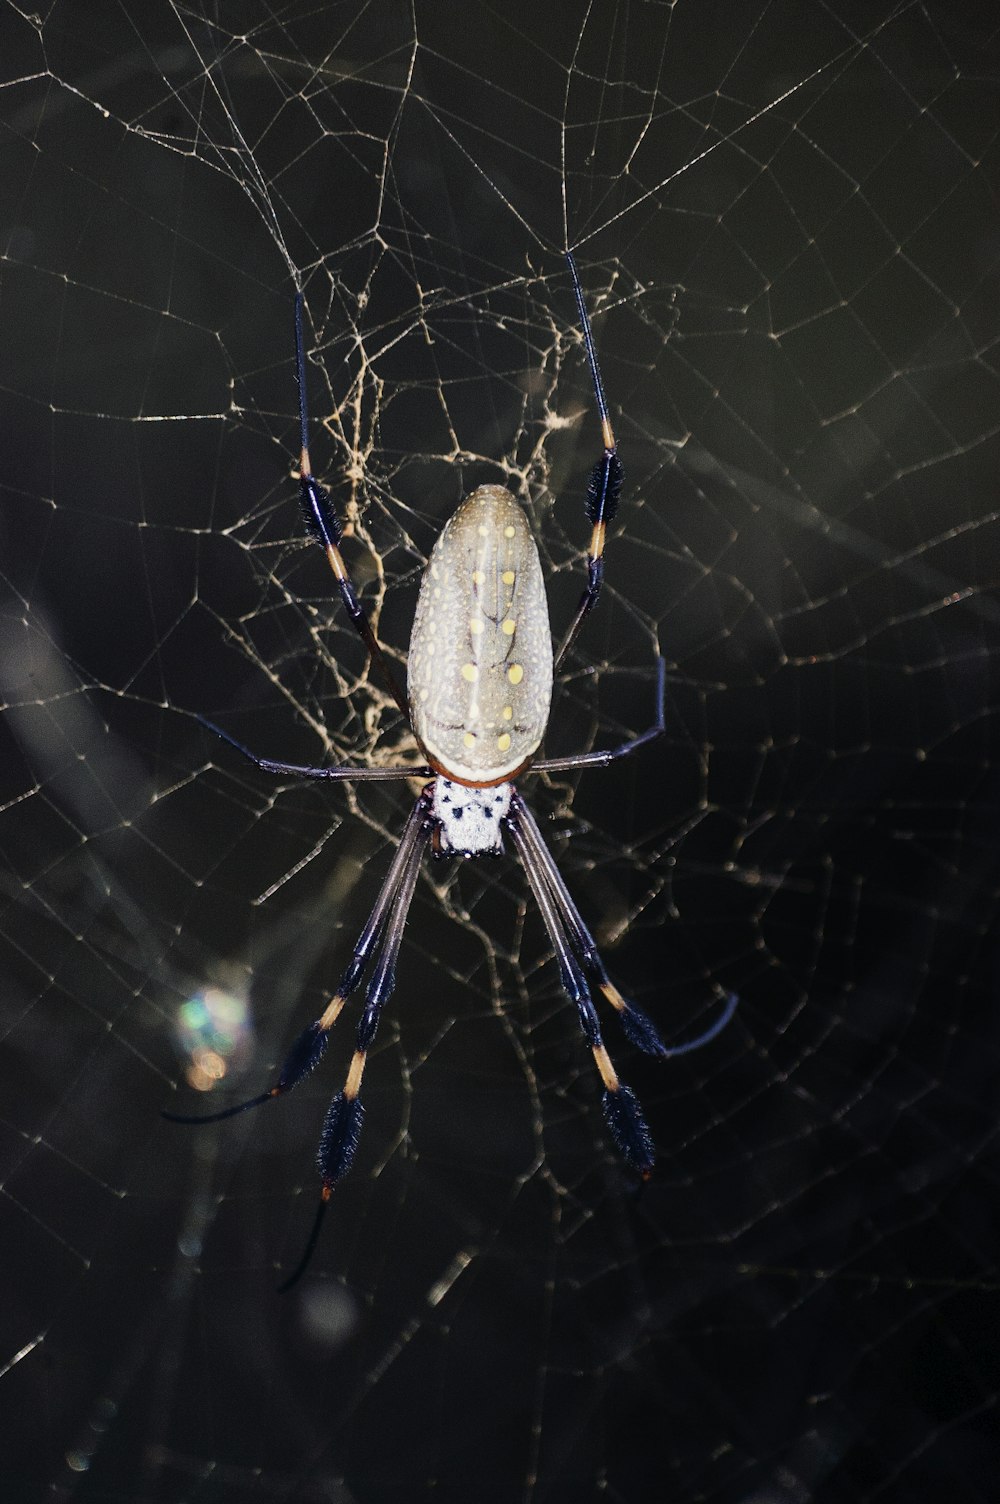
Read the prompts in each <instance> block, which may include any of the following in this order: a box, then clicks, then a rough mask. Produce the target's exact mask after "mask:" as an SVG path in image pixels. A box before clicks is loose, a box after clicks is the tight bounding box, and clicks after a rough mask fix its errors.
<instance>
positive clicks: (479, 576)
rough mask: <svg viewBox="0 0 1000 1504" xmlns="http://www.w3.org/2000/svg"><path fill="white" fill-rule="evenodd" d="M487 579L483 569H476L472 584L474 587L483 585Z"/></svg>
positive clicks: (473, 572)
mask: <svg viewBox="0 0 1000 1504" xmlns="http://www.w3.org/2000/svg"><path fill="white" fill-rule="evenodd" d="M485 579H486V576H485V575H484V574H483V571H482V570H481V569H474V570H473V571H472V583H473V584H474V585H481V584H482V583H483V581H484V580H485Z"/></svg>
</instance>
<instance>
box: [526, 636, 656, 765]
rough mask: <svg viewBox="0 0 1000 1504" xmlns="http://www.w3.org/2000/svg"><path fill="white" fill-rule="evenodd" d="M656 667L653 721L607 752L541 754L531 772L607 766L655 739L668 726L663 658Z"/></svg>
mask: <svg viewBox="0 0 1000 1504" xmlns="http://www.w3.org/2000/svg"><path fill="white" fill-rule="evenodd" d="M656 663H657V669H656V712H655V716H656V718H655V720H654V721H653V724H652V725H651V726H650V727H648V728H647V730H645V731H642V732H640V733H639V735H638V736H633V737H631V738H630V739H629V740H628V741H627V742H622V743H621V745H620V746H618V747H609V748H608V750H607V751H606V752H577V753H576V754H575V755H573V756H572V757H542V758H540V759H539V760H538V762H533V763H532V765H531V770H532V772H533V773H559V772H563V771H564V770H566V769H568V768H606V767H607V766H608V764H609V763H612V762H614V761H615V760H616V758H619V757H628V756H630V755H631V753H633V752H637V751H638V750H639V748H640V747H644V746H645V745H646V743H647V742H652V741H655V740H656V738H657V737H658V736H662V735H663V733H664V732H665V731H666V729H667V721H666V712H665V709H664V697H665V693H666V684H667V665H666V661H665V659H663V658H657V660H656Z"/></svg>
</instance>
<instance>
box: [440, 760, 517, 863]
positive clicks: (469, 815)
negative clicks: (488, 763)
mask: <svg viewBox="0 0 1000 1504" xmlns="http://www.w3.org/2000/svg"><path fill="white" fill-rule="evenodd" d="M431 789H432V793H431V812H432V814H433V817H434V819H435V820H436V821H437V822H438V824H437V829H436V830H435V832H434V836H433V837H432V847H431V849H432V850H433V851H434V854H435V855H436V856H467V857H474V856H502V855H503V838H502V836H501V834H500V822H501V821H502V820H506V818H507V815H508V813H509V811H510V798H511V794H512V793H513V792H514V786H513V784H510V783H494V784H491V785H490V787H489V788H486V789H478V788H472V787H470V786H469V785H468V784H467V783H456V782H455V781H454V779H451V778H445V777H444V776H443V775H439V776H438V777H437V778H435V780H434V782H433V784H432V785H431Z"/></svg>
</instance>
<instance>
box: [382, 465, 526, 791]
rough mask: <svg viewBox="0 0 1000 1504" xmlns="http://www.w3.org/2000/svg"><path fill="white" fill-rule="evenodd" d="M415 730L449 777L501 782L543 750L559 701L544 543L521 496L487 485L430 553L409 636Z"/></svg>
mask: <svg viewBox="0 0 1000 1504" xmlns="http://www.w3.org/2000/svg"><path fill="white" fill-rule="evenodd" d="M407 688H408V693H409V700H410V714H411V717H412V721H413V729H414V731H415V733H416V735H417V737H418V738H419V740H420V742H421V744H422V745H423V747H424V749H425V751H426V752H427V754H428V756H429V757H430V759H431V761H432V762H433V763H434V764H435V765H436V766H437V767H438V768H439V769H440V770H441V771H442V772H444V773H446V774H447V775H448V776H449V777H451V778H454V779H457V780H458V781H460V782H461V781H462V780H465V781H466V782H469V783H500V782H502V781H504V780H505V779H507V778H508V777H510V775H511V774H512V773H514V772H516V771H517V769H518V768H520V767H521V766H522V765H523V764H524V763H525V762H526V761H527V760H528V759H529V758H530V757H531V756H532V754H533V753H534V752H536V751H537V749H538V746H539V744H540V742H541V740H542V737H543V735H544V733H545V726H546V722H547V721H548V717H549V705H550V703H551V700H552V634H551V632H550V630H549V612H548V602H547V601H546V598H545V586H544V582H543V580H542V568H541V563H540V561H539V558H538V549H537V547H536V545H535V540H534V538H533V536H532V533H531V529H530V527H529V526H528V520H527V518H526V517H525V515H524V512H523V511H522V509H521V507H520V506H519V504H518V502H517V501H516V500H515V499H514V497H513V496H512V495H511V493H510V492H509V491H507V490H505V489H504V487H503V486H480V487H479V489H478V490H477V491H473V493H472V495H471V496H469V497H467V498H466V500H465V501H463V502H462V504H461V506H460V507H459V508H458V510H457V511H456V512H455V514H454V516H452V517H451V519H450V520H449V521H448V522H447V523H446V525H445V527H444V529H443V531H442V533H441V535H440V537H439V538H438V540H437V542H436V543H435V545H434V548H433V550H432V551H431V556H430V559H429V560H428V562H427V568H426V570H425V572H424V578H423V581H422V582H421V586H420V595H419V598H418V600H417V612H416V616H415V618H414V622H413V633H412V636H411V638H410V655H409V664H408V668H407Z"/></svg>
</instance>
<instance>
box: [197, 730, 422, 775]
mask: <svg viewBox="0 0 1000 1504" xmlns="http://www.w3.org/2000/svg"><path fill="white" fill-rule="evenodd" d="M195 720H197V721H200V722H201V724H202V725H203V726H204V727H205V728H206V729H207V730H208V731H211V732H213V733H214V734H215V735H216V736H221V738H222V740H223V741H224V742H228V743H229V745H230V746H231V747H233V748H235V750H236V751H237V752H239V753H240V754H241V756H243V757H245V758H247V759H248V761H250V762H252V763H254V764H255V765H256V766H257V767H258V768H261V769H263V771H264V772H265V773H278V774H283V775H288V776H289V777H292V778H318V779H321V780H325V781H327V782H330V783H333V782H344V781H346V782H355V781H356V782H359V783H361V782H366V783H376V782H378V783H388V782H389V781H390V780H391V779H399V778H430V777H431V776H432V775H431V770H430V768H427V767H409V766H405V765H403V764H398V765H397V766H395V767H391V768H356V767H352V766H350V765H346V766H341V767H312V766H310V765H309V764H303V763H296V762H278V761H277V760H276V759H275V758H273V757H258V755H257V753H256V752H251V750H250V748H249V747H246V746H244V744H243V743H242V742H238V741H237V740H236V738H235V736H230V735H229V732H228V731H223V729H222V727H221V726H217V725H216V724H215V722H214V721H210V720H208V719H206V717H205V716H203V715H198V716H195Z"/></svg>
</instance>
